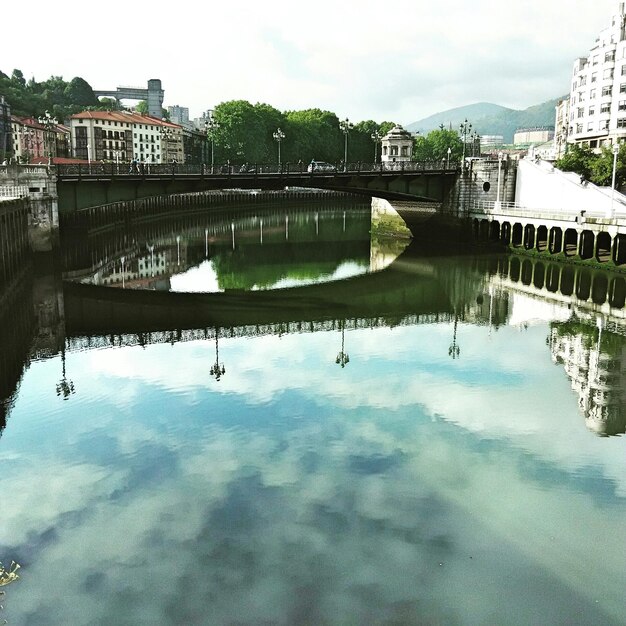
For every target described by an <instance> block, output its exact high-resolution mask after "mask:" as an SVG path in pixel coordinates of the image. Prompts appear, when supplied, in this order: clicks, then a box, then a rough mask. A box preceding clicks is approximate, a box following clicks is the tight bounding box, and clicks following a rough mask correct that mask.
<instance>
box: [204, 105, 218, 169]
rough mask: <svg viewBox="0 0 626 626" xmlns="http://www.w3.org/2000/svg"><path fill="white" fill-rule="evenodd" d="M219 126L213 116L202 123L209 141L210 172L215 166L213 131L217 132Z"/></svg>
mask: <svg viewBox="0 0 626 626" xmlns="http://www.w3.org/2000/svg"><path fill="white" fill-rule="evenodd" d="M219 127H220V125H219V123H218V122H217V121H216V120H215V119H214V118H213V117H210V118H209V119H208V120H207V121H206V122H205V123H204V130H205V131H206V136H207V137H208V138H209V141H210V142H211V174H213V173H214V172H213V169H214V166H215V150H214V147H215V133H216V132H217V129H218V128H219Z"/></svg>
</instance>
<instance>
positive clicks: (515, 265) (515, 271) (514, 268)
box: [510, 256, 520, 283]
mask: <svg viewBox="0 0 626 626" xmlns="http://www.w3.org/2000/svg"><path fill="white" fill-rule="evenodd" d="M510 272H511V274H510V276H511V280H512V281H513V282H514V283H516V282H517V281H518V280H519V274H520V262H519V259H518V258H517V257H516V256H514V257H511V270H510Z"/></svg>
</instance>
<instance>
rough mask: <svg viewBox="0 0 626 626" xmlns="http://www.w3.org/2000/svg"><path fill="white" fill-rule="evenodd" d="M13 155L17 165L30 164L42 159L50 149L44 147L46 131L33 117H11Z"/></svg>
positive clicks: (46, 146) (47, 146) (48, 146)
mask: <svg viewBox="0 0 626 626" xmlns="http://www.w3.org/2000/svg"><path fill="white" fill-rule="evenodd" d="M11 130H12V137H13V155H14V158H15V160H16V161H17V162H18V163H31V162H32V161H34V160H36V159H42V158H44V157H45V156H46V155H47V154H48V153H49V149H50V145H46V144H47V143H48V144H49V142H46V139H48V137H47V136H46V135H47V133H46V129H45V127H44V126H43V125H42V124H39V122H37V120H36V119H35V118H33V117H19V116H17V115H12V116H11Z"/></svg>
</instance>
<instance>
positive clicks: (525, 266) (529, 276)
mask: <svg viewBox="0 0 626 626" xmlns="http://www.w3.org/2000/svg"><path fill="white" fill-rule="evenodd" d="M532 280H533V264H532V263H531V261H530V259H524V260H523V261H522V283H523V284H524V285H530V283H531V282H532Z"/></svg>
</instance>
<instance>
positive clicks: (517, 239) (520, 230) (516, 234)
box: [511, 222, 524, 248]
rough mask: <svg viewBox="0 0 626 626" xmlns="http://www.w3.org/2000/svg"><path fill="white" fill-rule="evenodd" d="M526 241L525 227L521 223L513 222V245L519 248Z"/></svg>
mask: <svg viewBox="0 0 626 626" xmlns="http://www.w3.org/2000/svg"><path fill="white" fill-rule="evenodd" d="M523 243H524V227H523V226H522V225H521V224H520V223H519V222H515V224H513V234H512V237H511V245H512V246H513V247H514V248H519V247H520V246H521V245H522V244H523Z"/></svg>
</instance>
